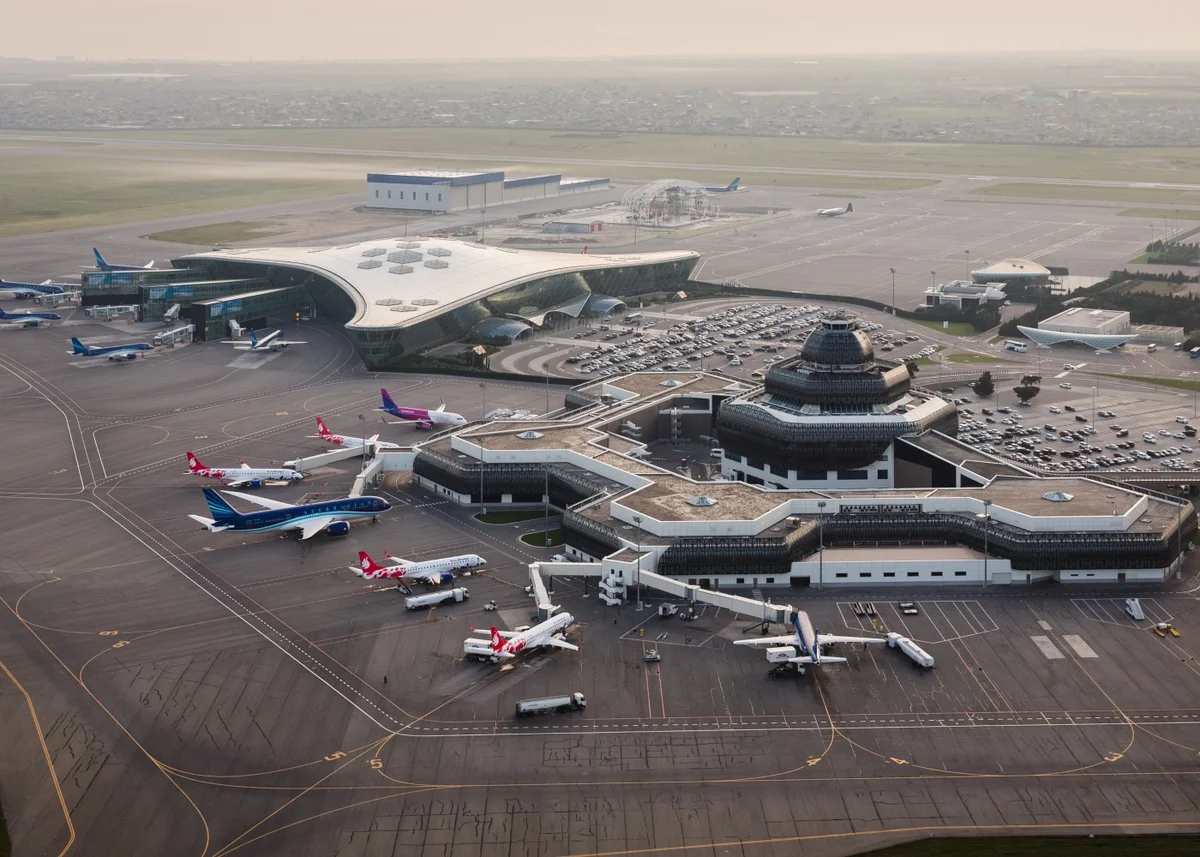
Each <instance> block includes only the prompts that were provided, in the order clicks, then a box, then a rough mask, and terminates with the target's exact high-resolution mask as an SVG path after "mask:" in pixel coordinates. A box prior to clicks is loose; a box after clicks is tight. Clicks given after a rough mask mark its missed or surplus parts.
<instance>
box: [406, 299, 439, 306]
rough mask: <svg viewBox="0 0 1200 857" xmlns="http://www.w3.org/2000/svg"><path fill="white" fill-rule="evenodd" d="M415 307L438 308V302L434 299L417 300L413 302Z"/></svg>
mask: <svg viewBox="0 0 1200 857" xmlns="http://www.w3.org/2000/svg"><path fill="white" fill-rule="evenodd" d="M412 305H413V306H437V305H438V302H437V300H436V299H434V298H417V299H416V300H415V301H412Z"/></svg>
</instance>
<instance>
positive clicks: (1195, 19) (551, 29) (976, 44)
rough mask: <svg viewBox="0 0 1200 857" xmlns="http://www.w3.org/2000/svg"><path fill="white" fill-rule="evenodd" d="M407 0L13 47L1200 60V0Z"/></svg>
mask: <svg viewBox="0 0 1200 857" xmlns="http://www.w3.org/2000/svg"><path fill="white" fill-rule="evenodd" d="M406 5H408V4H397V3H395V2H394V0H393V2H384V0H341V2H339V3H338V4H337V5H336V7H330V6H329V5H328V4H327V3H318V2H316V0H254V2H251V3H245V2H235V0H208V2H207V3H205V4H204V5H203V6H202V7H197V8H196V11H195V13H194V14H181V10H180V9H179V7H177V6H172V5H171V4H162V3H156V2H149V0H109V2H107V3H103V4H94V3H84V2H82V0H49V2H43V3H28V4H18V5H16V6H14V7H13V8H12V9H10V10H9V12H8V13H7V14H6V20H5V23H6V26H5V27H4V28H2V29H0V56H4V57H9V58H16V57H29V58H34V59H51V58H54V57H56V56H64V55H68V56H73V57H75V58H76V59H92V60H121V59H157V60H172V59H175V60H220V61H234V60H299V59H308V60H355V59H360V60H439V59H447V60H462V59H520V58H528V59H550V58H558V59H561V58H567V57H622V56H629V57H653V56H687V55H705V54H708V55H720V56H730V57H736V56H754V55H776V56H778V55H785V56H802V55H805V54H808V55H812V56H821V55H834V54H922V53H930V54H938V53H963V52H972V53H975V52H989V53H990V52H1043V51H1064V52H1077V51H1126V50H1129V51H1143V52H1144V51H1154V52H1168V51H1169V52H1181V51H1182V52H1188V53H1190V54H1191V55H1193V56H1195V57H1196V58H1197V59H1198V60H1200V3H1196V2H1194V0H1141V2H1139V3H1137V4H1136V5H1133V4H1131V3H1129V2H1127V0H1092V2H1090V3H1087V4H1082V5H1081V4H1080V3H1079V2H1078V0H1008V2H1006V3H1004V4H1002V5H991V4H989V5H988V6H987V7H986V9H985V11H984V12H978V11H976V10H975V9H973V8H971V7H970V6H966V5H964V4H963V3H962V2H961V0H910V2H908V3H903V4H900V3H896V2H894V0H857V2H855V3H853V4H852V5H849V6H847V5H842V4H828V5H816V4H812V3H798V2H796V0H745V2H742V3H740V4H736V5H727V4H720V5H718V4H715V3H712V4H709V3H705V0H652V2H645V0H605V2H604V3H603V4H602V5H600V6H591V5H589V4H576V5H571V4H563V3H562V2H560V0H509V2H508V3H497V2H495V0H458V2H456V3H454V4H452V5H448V6H443V5H441V4H429V5H425V6H420V7H410V8H405V6H406ZM331 8H333V9H335V11H334V13H332V14H331V11H330V10H331ZM1142 59H1143V60H1152V59H1153V55H1150V56H1143V57H1142Z"/></svg>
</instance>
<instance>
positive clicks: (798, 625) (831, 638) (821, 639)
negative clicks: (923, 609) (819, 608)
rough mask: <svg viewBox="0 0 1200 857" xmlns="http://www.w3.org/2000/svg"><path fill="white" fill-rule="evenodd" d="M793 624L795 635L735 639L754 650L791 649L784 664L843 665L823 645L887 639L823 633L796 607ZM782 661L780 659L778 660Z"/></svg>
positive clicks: (736, 644) (869, 642)
mask: <svg viewBox="0 0 1200 857" xmlns="http://www.w3.org/2000/svg"><path fill="white" fill-rule="evenodd" d="M792 625H793V627H795V629H796V633H795V634H791V635H789V636H787V637H755V638H752V639H749V640H734V641H733V644H734V645H735V646H750V647H751V648H755V649H762V648H768V649H774V648H791V650H792V651H791V654H790V655H787V657H786V659H785V660H784V661H782V662H783V663H790V664H796V665H797V666H799V665H801V664H813V665H817V666H819V665H820V664H844V663H846V659H845V658H839V657H834V656H832V655H826V654H824V653H823V652H822V651H821V647H822V646H830V645H834V644H836V643H850V644H853V643H862V644H863V645H870V644H871V643H876V644H882V643H886V642H887V638H886V637H847V636H844V635H840V634H821V633H819V632H818V631H817V630H816V628H814V627H813V623H812V620H811V619H810V618H809V617H808V614H807V613H806V612H804V611H803V610H797V611H795V612H794V613H793V614H792ZM770 654H771V653H768V655H770ZM776 663H779V661H776Z"/></svg>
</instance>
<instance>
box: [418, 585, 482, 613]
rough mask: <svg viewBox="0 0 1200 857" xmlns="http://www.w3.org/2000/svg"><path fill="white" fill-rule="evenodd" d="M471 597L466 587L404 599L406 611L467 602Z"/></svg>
mask: <svg viewBox="0 0 1200 857" xmlns="http://www.w3.org/2000/svg"><path fill="white" fill-rule="evenodd" d="M470 597H471V594H470V593H469V592H467V588H466V587H465V586H459V587H456V588H454V589H447V590H445V591H443V592H430V593H429V594H428V595H414V596H412V597H411V598H405V599H404V608H405V609H406V610H420V609H421V608H423V607H433V606H435V605H437V604H442V603H445V602H447V601H466V600H467V599H468V598H470Z"/></svg>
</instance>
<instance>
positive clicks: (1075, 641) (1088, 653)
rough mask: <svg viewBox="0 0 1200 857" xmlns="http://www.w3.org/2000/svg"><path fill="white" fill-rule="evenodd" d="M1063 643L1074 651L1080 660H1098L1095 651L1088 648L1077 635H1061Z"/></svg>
mask: <svg viewBox="0 0 1200 857" xmlns="http://www.w3.org/2000/svg"><path fill="white" fill-rule="evenodd" d="M1063 642H1064V643H1066V644H1067V645H1068V646H1070V647H1071V648H1072V649H1074V650H1075V654H1077V655H1079V657H1081V658H1098V657H1100V656H1099V655H1098V654H1096V651H1095V649H1093V648H1092V647H1091V646H1089V645H1088V644H1087V643H1086V642H1085V641H1084V639H1083V637H1081V636H1079V635H1078V634H1063Z"/></svg>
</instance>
